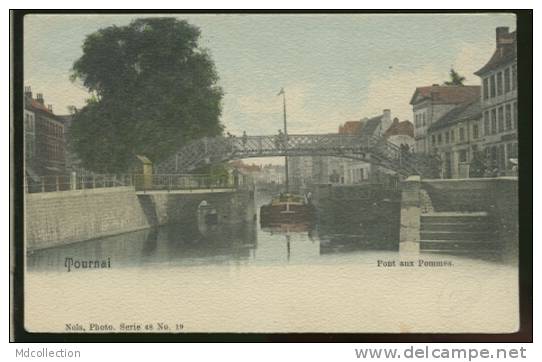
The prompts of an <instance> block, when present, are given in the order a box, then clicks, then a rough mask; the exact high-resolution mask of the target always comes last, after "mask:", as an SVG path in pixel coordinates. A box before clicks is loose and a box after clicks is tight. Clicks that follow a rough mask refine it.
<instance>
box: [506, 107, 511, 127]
mask: <svg viewBox="0 0 542 362" xmlns="http://www.w3.org/2000/svg"><path fill="white" fill-rule="evenodd" d="M505 123H506V130H507V131H508V130H510V129H512V106H511V105H510V104H507V105H506V106H505Z"/></svg>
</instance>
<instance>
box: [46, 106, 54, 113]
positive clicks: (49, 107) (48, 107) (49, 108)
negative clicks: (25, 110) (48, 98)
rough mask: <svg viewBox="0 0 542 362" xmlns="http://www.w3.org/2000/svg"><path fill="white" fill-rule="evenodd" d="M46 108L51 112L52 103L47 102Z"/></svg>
mask: <svg viewBox="0 0 542 362" xmlns="http://www.w3.org/2000/svg"><path fill="white" fill-rule="evenodd" d="M47 109H48V110H49V112H51V113H53V105H52V104H48V105H47Z"/></svg>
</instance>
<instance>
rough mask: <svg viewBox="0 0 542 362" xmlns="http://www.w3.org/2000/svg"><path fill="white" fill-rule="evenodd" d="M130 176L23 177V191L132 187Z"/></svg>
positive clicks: (131, 177) (132, 182)
mask: <svg viewBox="0 0 542 362" xmlns="http://www.w3.org/2000/svg"><path fill="white" fill-rule="evenodd" d="M133 185H134V178H133V175H130V174H122V175H109V174H92V175H45V176H34V177H28V176H27V177H25V184H24V187H25V191H26V192H28V193H38V192H56V191H70V190H85V189H98V188H109V187H119V186H133Z"/></svg>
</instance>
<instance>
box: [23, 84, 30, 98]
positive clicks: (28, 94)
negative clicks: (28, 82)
mask: <svg viewBox="0 0 542 362" xmlns="http://www.w3.org/2000/svg"><path fill="white" fill-rule="evenodd" d="M24 97H25V98H30V99H32V88H30V87H29V86H26V87H24Z"/></svg>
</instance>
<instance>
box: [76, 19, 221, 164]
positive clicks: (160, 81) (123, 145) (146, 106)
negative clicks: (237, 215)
mask: <svg viewBox="0 0 542 362" xmlns="http://www.w3.org/2000/svg"><path fill="white" fill-rule="evenodd" d="M199 38H200V30H199V29H198V28H197V27H195V26H193V25H190V24H188V23H187V22H186V21H179V20H177V19H174V18H145V19H137V20H135V21H133V22H132V23H130V24H129V25H128V26H122V27H117V26H110V27H107V28H104V29H100V30H98V31H96V32H95V33H92V34H90V35H88V36H87V38H86V39H85V42H84V44H83V55H82V56H81V58H79V59H78V60H77V61H76V62H75V63H74V65H73V72H72V76H71V77H72V80H73V81H81V82H82V83H83V85H84V86H85V87H86V88H87V89H88V90H89V91H90V92H91V94H92V96H91V97H90V99H88V100H87V105H86V106H85V107H83V108H82V109H80V110H78V111H77V112H76V113H75V114H74V120H73V123H72V127H71V129H70V147H72V149H73V151H74V152H75V153H77V155H78V156H79V158H80V159H81V161H82V166H83V167H85V168H87V169H90V170H92V171H95V172H111V173H118V172H125V171H128V170H129V168H130V164H131V163H132V160H133V159H134V156H135V155H136V154H139V155H145V156H147V157H148V158H149V159H150V160H151V161H153V162H155V163H156V162H160V161H162V160H164V159H166V158H168V157H170V156H171V155H173V154H174V153H175V152H176V151H177V150H178V149H179V148H180V147H181V146H182V145H183V144H184V143H186V142H188V141H190V140H192V139H196V138H199V137H203V136H215V135H219V134H221V133H222V131H223V126H222V125H221V123H220V120H219V118H220V114H221V100H222V96H223V92H222V89H221V88H220V87H219V86H218V85H217V82H218V75H217V73H216V70H215V66H214V63H213V61H212V59H211V57H210V55H209V53H208V52H207V51H206V50H205V49H203V48H201V47H200V46H199V44H198V41H199Z"/></svg>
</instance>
